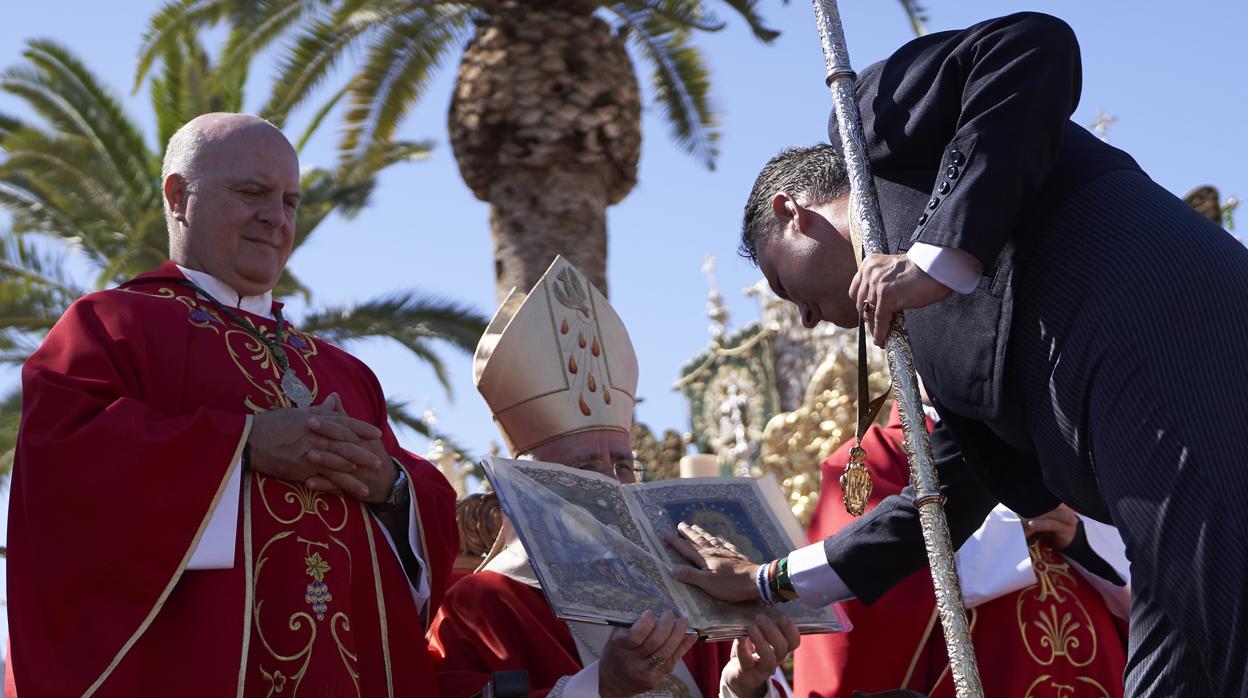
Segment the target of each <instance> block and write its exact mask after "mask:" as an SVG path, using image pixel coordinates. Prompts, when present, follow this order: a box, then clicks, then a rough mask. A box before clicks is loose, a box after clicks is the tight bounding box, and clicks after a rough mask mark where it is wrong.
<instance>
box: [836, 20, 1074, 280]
mask: <svg viewBox="0 0 1248 698" xmlns="http://www.w3.org/2000/svg"><path fill="white" fill-rule="evenodd" d="M1081 75H1082V64H1081V62H1080V56H1079V44H1078V42H1077V41H1076V39H1075V35H1074V32H1073V31H1072V30H1071V29H1070V27H1069V26H1068V25H1067V24H1066V23H1065V22H1063V21H1062V20H1060V19H1057V18H1056V17H1051V16H1048V15H1044V14H1039V13H1034V12H1021V13H1018V14H1013V15H1009V16H1007V17H1001V18H998V19H993V20H988V21H986V22H981V23H979V24H976V25H974V26H972V27H969V28H967V29H965V30H962V31H959V32H942V33H940V34H933V35H929V36H926V37H921V38H919V39H916V40H914V41H912V42H910V43H908V44H906V45H905V46H903V47H902V48H901V49H899V50H898V51H897V52H896V53H894V54H893V55H892V56H891V57H890V58H888V59H887V60H886V61H884V62H883V63H877V64H875V65H873V66H870V67H869V68H867V69H866V70H865V71H864V72H863V75H862V79H861V81H860V84H859V88H858V94H859V102H860V104H861V106H862V109H863V112H864V114H863V119H864V122H865V123H868V124H870V128H871V132H870V133H869V134H868V140H869V142H870V143H869V146H870V151H871V159H872V166H873V167H874V168H877V169H883V170H886V171H892V170H898V169H914V168H932V169H936V168H939V169H938V170H937V171H938V172H939V173H940V176H938V178H937V180H936V184H935V189H934V190H933V191H932V194H931V201H930V202H929V210H927V211H926V212H925V213H926V214H927V215H925V216H923V217H922V218H921V220H920V221H919V223H918V228H917V229H916V230H915V231H914V232H913V233H912V234H911V241H912V242H919V243H924V244H927V245H933V246H937V247H953V248H958V249H961V250H963V251H965V252H969V253H970V254H972V255H974V256H975V258H977V259H978V260H979V261H980V263H982V265H983V268H984V269H989V268H991V267H992V265H993V264H994V262H995V261H996V260H997V257H998V255H999V254H1000V253H1001V250H1002V248H1003V247H1004V246H1005V243H1006V241H1007V240H1008V239H1009V237H1010V236H1011V235H1012V234H1013V232H1014V230H1015V228H1016V224H1017V223H1018V222H1019V218H1020V215H1021V213H1022V211H1024V210H1025V208H1026V207H1027V205H1028V204H1030V203H1031V201H1032V200H1033V199H1034V197H1035V195H1036V193H1037V192H1038V191H1039V189H1040V188H1041V186H1042V185H1043V184H1044V183H1045V180H1046V178H1047V176H1048V174H1049V172H1050V170H1051V169H1052V167H1053V165H1054V163H1055V161H1056V159H1057V155H1058V148H1059V146H1060V145H1061V141H1062V137H1063V132H1064V130H1065V129H1066V126H1067V122H1068V120H1069V118H1070V115H1071V114H1072V113H1073V112H1074V110H1075V107H1076V106H1078V103H1079V94H1080V91H1081V79H1082V78H1081Z"/></svg>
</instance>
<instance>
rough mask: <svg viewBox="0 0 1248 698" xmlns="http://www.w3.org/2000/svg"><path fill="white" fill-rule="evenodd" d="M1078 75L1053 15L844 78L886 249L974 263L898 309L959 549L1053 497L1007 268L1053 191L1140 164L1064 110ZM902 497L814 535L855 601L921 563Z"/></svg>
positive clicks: (1072, 100) (1072, 99)
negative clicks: (855, 109) (929, 416)
mask: <svg viewBox="0 0 1248 698" xmlns="http://www.w3.org/2000/svg"><path fill="white" fill-rule="evenodd" d="M1080 72H1081V65H1080V60H1079V46H1078V43H1077V42H1076V40H1075V37H1074V34H1073V32H1072V31H1071V29H1070V27H1069V26H1067V25H1066V23H1064V22H1062V21H1061V20H1059V19H1056V18H1054V17H1050V16H1047V15H1042V14H1036V13H1020V14H1015V15H1010V16H1008V17H1003V18H1000V19H994V20H989V21H987V22H982V23H980V24H977V25H975V26H972V27H970V28H968V29H966V30H963V31H959V32H942V33H938V34H931V35H928V36H925V37H921V38H919V39H916V40H914V41H911V42H910V43H908V44H906V45H905V46H903V47H902V48H901V49H899V50H898V51H897V52H896V53H894V54H893V55H892V56H891V57H889V58H888V59H886V60H884V61H882V62H880V63H876V64H874V65H872V66H870V67H868V68H867V69H866V70H864V71H863V72H862V74H861V76H860V77H859V80H858V85H857V95H858V103H859V108H860V110H861V113H862V117H863V125H864V130H865V133H866V138H867V148H868V156H869V159H870V162H871V168H872V174H873V176H874V179H875V184H876V189H877V192H878V194H879V197H880V208H881V213H882V216H883V223H884V233H885V238H886V246H887V248H888V249H889V251H892V252H905V251H906V250H908V249H910V247H911V246H912V245H913V244H914V243H915V242H923V243H927V244H930V245H937V246H941V247H955V248H958V249H961V250H965V251H966V252H969V253H971V254H972V255H974V256H975V257H976V258H977V259H978V260H979V261H980V262H981V263H982V264H983V267H984V270H985V272H984V276H983V278H982V279H981V281H980V284H979V287H978V289H976V291H975V292H973V293H970V294H966V295H961V294H954V295H953V296H951V297H950V298H949V299H947V300H945V301H942V302H941V303H937V304H934V305H932V306H928V307H926V308H922V309H919V310H910V311H906V323H907V327H908V329H909V334H910V339H911V343H912V348H913V351H914V357H915V363H916V368H917V369H918V372H919V375H920V376H922V377H923V380H924V382H925V383H926V386H927V389H928V392H929V393H930V394H931V395H932V396H933V397H934V398H935V401H936V403H937V408H938V410H939V411H940V413H941V416H942V418H943V419H942V422H941V424H940V426H939V427H938V428H937V429H936V430H935V431H934V432H933V435H932V445H933V450H934V451H935V455H936V462H937V467H938V469H939V472H940V478H941V483H942V489H943V490H944V493H945V496H946V497H947V504H946V512H947V515H948V518H949V525H950V529H951V533H952V535H953V538H954V541H955V544H958V545H960V544H961V542H962V541H964V540H965V539H966V538H967V537H968V536H969V535H970V534H971V533H973V532H974V531H975V529H976V528H978V526H979V525H980V523H982V522H983V519H984V517H985V516H987V514H988V512H989V511H990V510H991V509H992V507H993V506H994V505H995V504H996V503H997V502H998V501H1000V502H1004V503H1005V504H1006V505H1007V506H1009V507H1010V508H1011V509H1013V510H1014V511H1016V512H1018V513H1019V514H1021V515H1023V516H1037V515H1039V514H1042V513H1044V512H1046V511H1049V510H1051V509H1053V508H1054V507H1056V506H1057V504H1058V503H1059V500H1058V499H1057V497H1055V496H1054V495H1053V494H1052V493H1051V492H1050V491H1049V489H1048V487H1046V485H1045V483H1044V479H1043V477H1042V474H1041V472H1040V467H1039V463H1038V461H1037V459H1036V458H1035V455H1034V453H1035V448H1034V446H1033V445H1032V444H1031V442H1030V439H1029V437H1028V435H1027V428H1026V424H1025V421H1024V420H1025V418H1024V415H1023V401H1022V396H1021V395H1018V394H1015V393H1016V391H1009V390H1007V385H1006V384H1007V380H1006V376H1007V372H1006V366H1007V364H1006V360H1007V349H1008V339H1009V336H1010V323H1011V317H1012V312H1013V308H1014V302H1015V298H1014V293H1013V288H1014V284H1013V280H1014V276H1015V272H1016V270H1017V269H1020V268H1025V266H1024V265H1026V264H1027V263H1028V254H1029V251H1030V247H1031V244H1030V243H1031V242H1032V241H1034V240H1035V239H1036V236H1039V235H1043V234H1044V228H1045V224H1046V221H1047V219H1048V217H1049V214H1050V212H1051V211H1054V210H1055V209H1057V208H1058V206H1059V205H1060V203H1061V202H1062V201H1063V200H1065V199H1066V198H1067V197H1069V196H1070V195H1071V194H1072V193H1074V192H1075V191H1077V190H1078V189H1079V188H1080V187H1081V186H1082V185H1083V184H1085V183H1087V182H1089V181H1091V180H1092V179H1094V178H1095V177H1097V176H1099V175H1101V174H1104V173H1105V172H1109V171H1112V170H1119V169H1137V170H1138V169H1139V168H1138V165H1136V163H1135V161H1134V160H1132V159H1131V157H1130V156H1129V155H1127V154H1126V153H1123V152H1122V151H1120V150H1117V149H1115V148H1112V147H1110V146H1108V145H1106V144H1105V143H1102V142H1101V141H1099V140H1098V139H1096V138H1095V137H1093V136H1092V135H1091V134H1090V133H1088V132H1087V131H1086V130H1085V129H1083V128H1081V127H1080V126H1078V125H1076V124H1074V123H1072V122H1071V121H1070V115H1071V113H1072V112H1073V111H1074V109H1075V106H1076V105H1077V104H1078V101H1079V92H1080V83H1081V77H1080ZM832 118H833V121H832V122H831V123H830V124H829V136H830V138H831V139H832V141H833V142H834V143H835V142H838V141H839V137H838V134H837V131H836V123H835V121H834V119H835V115H834V116H833V117H832ZM912 498H913V492H912V491H910V490H906V491H903V492H902V494H901V495H899V496H898V497H892V498H889V499H886V500H885V501H884V502H882V503H881V505H880V506H879V507H877V508H876V509H874V510H873V511H872V512H871V513H870V514H869V515H867V516H866V517H864V518H863V519H861V520H859V521H858V522H856V523H855V524H853V525H852V526H850V527H848V528H846V529H845V530H843V531H842V532H841V534H839V535H837V536H835V537H833V538H830V539H828V540H827V541H826V542H825V551H826V552H827V555H828V561H829V563H830V564H831V565H832V567H833V568H834V569H835V570H836V571H837V573H838V574H839V575H840V576H841V578H842V579H843V580H845V582H846V583H847V584H848V585H849V587H850V589H851V590H852V591H854V593H855V594H856V595H857V596H858V598H860V599H862V600H864V601H866V602H868V603H869V602H871V601H873V600H874V599H875V598H877V597H878V596H879V595H880V594H882V593H883V592H884V591H886V590H887V589H888V588H889V587H891V586H892V584H894V583H896V582H897V581H900V580H901V579H903V578H904V577H905V576H906V575H908V574H910V573H911V572H913V571H914V570H915V569H918V568H919V567H921V566H923V565H924V564H925V563H926V558H925V555H924V550H923V546H922V537H921V533H920V531H919V525H918V515H917V512H916V511H915V509H914V507H913V504H912ZM1085 513H1089V514H1092V515H1093V516H1097V514H1098V513H1101V512H1085ZM1097 518H1102V517H1101V516H1097ZM1088 563H1089V564H1092V565H1094V566H1095V565H1096V563H1095V561H1088Z"/></svg>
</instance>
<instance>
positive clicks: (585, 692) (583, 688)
mask: <svg viewBox="0 0 1248 698" xmlns="http://www.w3.org/2000/svg"><path fill="white" fill-rule="evenodd" d="M556 685H558V684H556ZM559 695H560V696H563V697H564V698H598V660H597V659H595V660H594V661H592V662H590V664H589V666H587V667H585V668H584V669H581V670H580V671H578V672H576V673H575V674H573V675H572V676H571V677H570V678H569V679H568V680H567V682H566V683H564V684H563V686H562V687H560V690H559Z"/></svg>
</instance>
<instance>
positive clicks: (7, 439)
mask: <svg viewBox="0 0 1248 698" xmlns="http://www.w3.org/2000/svg"><path fill="white" fill-rule="evenodd" d="M21 419H22V387H21V386H20V385H19V386H17V387H16V388H14V389H13V390H11V391H9V393H8V394H7V395H5V396H4V397H3V398H0V478H3V477H6V476H7V475H8V474H9V472H10V471H11V470H12V469H13V450H14V449H15V448H16V447H17V429H18V426H19V424H20V423H21Z"/></svg>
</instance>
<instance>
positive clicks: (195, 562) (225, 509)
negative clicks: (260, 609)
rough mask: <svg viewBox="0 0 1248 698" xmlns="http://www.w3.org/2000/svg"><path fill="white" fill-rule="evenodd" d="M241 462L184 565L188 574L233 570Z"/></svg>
mask: <svg viewBox="0 0 1248 698" xmlns="http://www.w3.org/2000/svg"><path fill="white" fill-rule="evenodd" d="M242 482H243V464H242V459H241V458H240V459H239V462H236V463H235V464H234V472H232V473H230V479H229V480H227V481H226V483H225V491H223V492H222V493H221V498H220V499H218V500H217V506H216V507H215V508H214V509H213V510H212V516H211V518H209V519H208V525H207V526H205V527H204V533H203V535H201V536H200V537H199V543H197V544H196V545H195V552H193V553H191V559H190V561H189V562H187V563H186V569H188V570H228V569H230V568H232V567H233V566H234V541H235V539H236V538H237V537H238V502H239V496H240V494H241V492H242Z"/></svg>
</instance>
